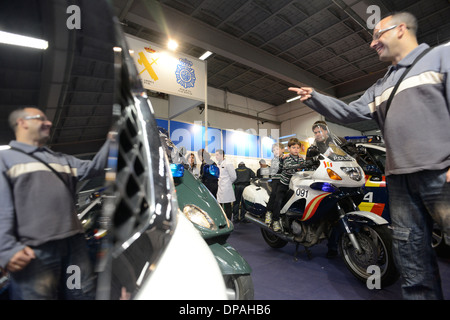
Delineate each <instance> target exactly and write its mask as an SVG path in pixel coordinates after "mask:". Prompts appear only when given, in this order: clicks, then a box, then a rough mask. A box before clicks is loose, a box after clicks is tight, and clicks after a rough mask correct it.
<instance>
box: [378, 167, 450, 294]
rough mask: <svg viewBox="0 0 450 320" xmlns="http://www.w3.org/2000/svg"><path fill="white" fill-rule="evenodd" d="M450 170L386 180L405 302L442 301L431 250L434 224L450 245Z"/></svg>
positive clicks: (394, 242) (434, 255)
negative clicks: (449, 174) (449, 179)
mask: <svg viewBox="0 0 450 320" xmlns="http://www.w3.org/2000/svg"><path fill="white" fill-rule="evenodd" d="M447 170H448V169H445V170H436V171H421V172H417V173H412V174H404V175H391V176H388V177H387V187H388V189H389V204H390V215H391V220H392V227H393V250H394V260H395V262H396V265H397V267H398V268H399V271H400V274H401V277H402V294H403V297H404V298H405V299H443V293H442V287H441V279H440V275H439V267H438V264H437V259H436V254H435V252H434V250H433V248H432V246H431V241H432V238H431V235H432V227H433V221H435V222H437V223H438V224H439V226H440V227H441V228H442V231H443V233H444V234H445V240H446V243H447V244H450V238H449V236H450V183H447V182H446V181H445V175H446V172H447Z"/></svg>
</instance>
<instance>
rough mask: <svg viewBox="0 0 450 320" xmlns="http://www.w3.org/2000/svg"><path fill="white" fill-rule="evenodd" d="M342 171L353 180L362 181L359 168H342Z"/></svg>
mask: <svg viewBox="0 0 450 320" xmlns="http://www.w3.org/2000/svg"><path fill="white" fill-rule="evenodd" d="M341 170H342V171H344V172H345V173H346V174H347V175H348V176H349V177H350V179H352V180H355V181H361V179H362V173H361V170H360V169H359V168H358V167H341Z"/></svg>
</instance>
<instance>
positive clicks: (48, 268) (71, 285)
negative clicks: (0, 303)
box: [10, 234, 96, 300]
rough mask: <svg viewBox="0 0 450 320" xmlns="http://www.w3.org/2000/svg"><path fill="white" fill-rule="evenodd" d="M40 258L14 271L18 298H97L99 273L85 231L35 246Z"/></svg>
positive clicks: (13, 293) (13, 290) (13, 296)
mask: <svg viewBox="0 0 450 320" xmlns="http://www.w3.org/2000/svg"><path fill="white" fill-rule="evenodd" d="M32 249H33V250H34V253H35V255H36V258H35V259H33V260H31V262H30V263H29V264H28V265H27V266H26V267H25V268H24V269H23V270H21V271H18V272H12V273H10V280H11V282H10V285H11V286H10V294H11V299H14V300H41V299H43V300H54V299H67V300H86V299H94V298H95V282H96V281H95V280H96V279H95V274H94V270H93V266H92V263H91V260H90V258H89V253H88V250H87V246H86V240H85V238H84V235H83V234H77V235H75V236H72V237H69V238H66V239H62V240H54V241H49V242H47V243H44V244H42V245H40V246H36V247H32Z"/></svg>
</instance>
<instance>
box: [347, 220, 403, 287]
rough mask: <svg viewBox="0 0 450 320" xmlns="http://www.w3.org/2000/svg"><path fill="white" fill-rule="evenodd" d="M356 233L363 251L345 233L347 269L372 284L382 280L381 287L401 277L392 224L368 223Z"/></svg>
mask: <svg viewBox="0 0 450 320" xmlns="http://www.w3.org/2000/svg"><path fill="white" fill-rule="evenodd" d="M355 237H356V240H357V242H358V243H359V246H360V247H361V252H357V250H356V249H355V248H354V246H353V244H352V242H351V241H350V238H349V236H348V234H346V233H343V234H342V235H341V237H340V239H339V252H340V254H341V256H342V258H343V259H344V262H345V265H346V267H347V269H348V270H349V271H350V272H351V273H352V274H353V275H354V276H355V277H356V278H358V279H359V280H361V281H364V282H366V284H367V285H368V286H369V281H372V280H373V281H375V282H376V280H379V284H380V288H378V289H381V288H382V287H387V286H389V285H391V284H393V283H394V282H395V281H397V279H398V277H399V274H398V271H397V268H396V267H395V263H394V259H393V256H392V236H391V232H390V231H389V229H388V227H387V226H385V225H383V226H374V227H371V226H364V227H361V229H360V230H359V232H357V233H355ZM376 277H379V278H378V279H376Z"/></svg>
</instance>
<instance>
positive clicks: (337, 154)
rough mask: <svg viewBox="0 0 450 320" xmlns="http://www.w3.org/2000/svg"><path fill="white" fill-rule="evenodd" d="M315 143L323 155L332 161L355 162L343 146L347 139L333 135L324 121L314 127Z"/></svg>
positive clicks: (316, 123)
mask: <svg viewBox="0 0 450 320" xmlns="http://www.w3.org/2000/svg"><path fill="white" fill-rule="evenodd" d="M312 129H313V133H314V143H313V144H312V145H313V146H316V147H317V149H318V150H319V152H320V153H321V154H323V155H324V156H325V157H327V158H329V159H330V160H332V161H353V158H352V157H351V156H349V155H348V154H347V153H346V152H345V151H344V150H343V149H342V146H343V145H344V144H345V143H346V140H345V138H341V137H338V136H337V135H335V134H333V133H332V132H331V130H330V128H329V126H328V125H327V124H326V123H325V122H324V121H317V122H315V123H314V125H313V128H312Z"/></svg>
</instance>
